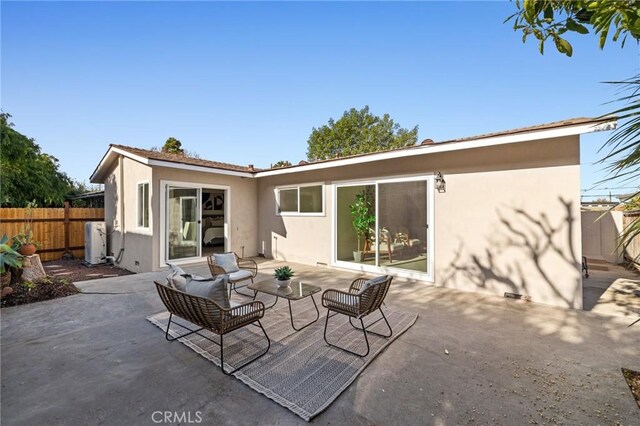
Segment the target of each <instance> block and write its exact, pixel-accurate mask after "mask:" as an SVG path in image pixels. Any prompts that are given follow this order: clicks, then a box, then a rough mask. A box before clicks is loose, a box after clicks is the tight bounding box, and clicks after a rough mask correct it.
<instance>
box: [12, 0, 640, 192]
mask: <svg viewBox="0 0 640 426" xmlns="http://www.w3.org/2000/svg"><path fill="white" fill-rule="evenodd" d="M514 11H515V4H514V3H511V2H421V3H382V2H376V3H366V2H356V3H334V2H331V3H300V2H296V3H292V2H290V3H268V2H258V3H252V2H242V3H221V2H189V3H186V2H180V3H178V2H100V3H98V2H82V3H72V2H43V3H31V2H7V1H2V2H1V4H0V13H1V24H2V28H1V33H0V35H1V38H2V40H1V42H0V47H1V65H0V67H1V68H0V71H1V88H0V94H1V97H2V102H1V105H2V109H3V111H4V112H8V113H10V114H11V115H12V116H13V117H12V121H13V123H14V124H15V129H16V130H18V131H19V132H21V133H23V134H25V135H27V136H29V137H32V138H34V139H35V140H36V142H37V143H38V144H39V145H40V146H41V148H42V150H43V151H44V152H46V153H48V154H51V155H53V156H55V157H56V158H58V159H59V161H60V166H61V170H62V171H64V172H65V173H67V174H68V175H69V176H71V177H72V178H74V179H76V180H79V181H85V182H88V180H89V177H90V176H91V174H92V172H93V170H94V168H95V167H96V166H97V164H98V163H99V161H100V159H101V158H102V156H103V155H104V154H105V152H106V150H107V148H108V146H109V144H110V143H116V144H123V145H130V146H135V147H139V148H150V147H154V146H155V147H161V146H162V145H163V144H164V141H165V140H166V139H167V138H168V137H170V136H172V137H175V138H178V139H179V140H180V141H182V145H183V147H184V148H185V149H187V150H188V151H190V152H196V153H197V154H199V155H200V156H201V157H202V158H205V159H210V160H215V161H222V162H228V163H233V164H242V165H248V164H253V165H255V166H256V167H269V166H270V164H272V163H275V162H277V161H279V160H289V161H291V162H292V163H294V164H295V163H297V162H299V161H300V160H302V159H305V158H306V150H307V140H308V138H309V135H310V133H311V131H312V129H313V128H314V127H320V126H322V125H324V124H326V123H327V121H328V119H329V118H334V119H338V118H339V117H340V116H341V115H342V114H343V112H344V111H346V110H348V109H350V108H354V107H355V108H362V107H364V106H365V105H368V106H369V107H370V109H371V112H372V113H374V114H376V115H382V114H385V113H388V114H390V116H391V118H393V119H394V120H395V121H396V122H397V123H399V124H400V125H401V126H402V127H405V128H412V127H414V126H416V125H417V126H418V128H419V132H418V141H421V140H423V139H426V138H431V139H433V140H435V141H439V140H447V139H452V138H458V137H465V136H472V135H477V134H481V133H486V132H493V131H500V130H507V129H512V128H517V127H522V126H529V125H535V124H540V123H545V122H550V121H556V120H562V119H566V118H571V117H581V116H598V115H600V114H604V113H607V112H609V111H611V109H612V108H613V107H614V105H611V104H607V102H609V101H611V100H613V99H616V98H617V97H619V96H620V93H619V91H618V90H619V89H617V88H616V87H613V86H612V85H608V84H603V82H605V81H612V80H622V79H625V78H629V77H631V76H633V75H634V74H636V73H638V71H639V70H640V51H639V48H638V44H637V43H635V42H634V41H633V40H628V41H627V44H626V45H625V47H624V48H621V46H620V43H619V42H618V43H613V42H611V40H609V41H608V43H607V45H606V46H605V48H604V50H600V49H599V48H598V46H597V44H598V43H597V38H596V36H593V35H591V34H590V35H586V36H581V35H577V34H576V35H574V36H571V35H569V36H568V37H567V38H568V39H569V41H570V42H571V43H572V45H573V47H574V49H573V50H574V54H573V57H571V58H568V57H566V56H564V55H561V54H559V53H557V52H556V51H555V48H554V47H553V46H552V45H551V44H547V46H546V49H545V54H544V55H540V53H539V52H538V44H537V41H536V40H534V39H531V40H529V41H528V42H527V43H525V44H523V43H522V41H521V34H520V33H516V32H514V31H513V29H512V24H509V23H507V24H503V21H504V19H505V18H506V17H507V16H509V15H510V14H512V13H513V12H514ZM607 137H608V133H597V134H588V135H583V136H582V142H581V162H582V164H583V167H582V175H581V188H582V189H583V190H587V189H589V190H590V191H589V192H586V191H585V192H584V193H583V194H584V195H591V196H592V198H593V197H597V196H600V195H607V194H608V193H609V192H611V193H613V194H618V193H625V192H629V191H631V189H629V185H631V184H629V183H627V184H622V183H614V184H611V183H609V184H607V183H605V184H600V185H597V186H596V183H597V182H598V181H600V180H601V179H602V178H604V177H605V173H604V172H603V171H602V169H603V166H602V165H601V164H596V165H594V163H595V162H596V161H597V160H598V159H599V158H601V157H602V152H600V153H598V149H599V148H600V147H601V146H602V145H603V144H604V142H605V141H606V139H607Z"/></svg>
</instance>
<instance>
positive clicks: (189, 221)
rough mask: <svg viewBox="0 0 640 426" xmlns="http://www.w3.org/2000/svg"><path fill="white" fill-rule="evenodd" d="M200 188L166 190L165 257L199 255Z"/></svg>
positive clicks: (170, 258) (181, 257)
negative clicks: (166, 237)
mask: <svg viewBox="0 0 640 426" xmlns="http://www.w3.org/2000/svg"><path fill="white" fill-rule="evenodd" d="M199 200H200V188H180V187H173V186H169V187H168V190H167V221H166V222H167V234H166V235H167V236H168V239H167V259H168V260H174V259H183V258H189V257H199V256H200V239H201V238H200V215H201V212H200V203H199Z"/></svg>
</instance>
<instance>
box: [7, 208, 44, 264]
mask: <svg viewBox="0 0 640 426" xmlns="http://www.w3.org/2000/svg"><path fill="white" fill-rule="evenodd" d="M35 206H36V203H35V202H33V201H32V202H30V203H27V208H26V215H25V219H24V226H23V227H22V230H21V231H20V232H19V233H18V234H16V235H15V236H14V237H13V248H14V249H15V250H17V251H18V253H20V254H21V255H23V256H31V255H32V254H34V253H35V252H36V250H37V249H39V248H40V243H39V242H37V241H34V239H33V228H32V224H33V209H34V208H35Z"/></svg>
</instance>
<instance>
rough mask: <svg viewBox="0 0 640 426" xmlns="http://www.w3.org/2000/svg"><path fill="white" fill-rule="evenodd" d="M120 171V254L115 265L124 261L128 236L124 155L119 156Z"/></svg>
mask: <svg viewBox="0 0 640 426" xmlns="http://www.w3.org/2000/svg"><path fill="white" fill-rule="evenodd" d="M118 169H119V170H120V179H119V182H118V204H120V205H119V208H118V211H119V212H120V252H118V256H117V257H116V258H115V260H114V262H115V263H120V262H121V261H122V255H123V254H124V240H125V236H126V232H125V227H124V221H125V214H124V156H123V155H122V154H120V155H118Z"/></svg>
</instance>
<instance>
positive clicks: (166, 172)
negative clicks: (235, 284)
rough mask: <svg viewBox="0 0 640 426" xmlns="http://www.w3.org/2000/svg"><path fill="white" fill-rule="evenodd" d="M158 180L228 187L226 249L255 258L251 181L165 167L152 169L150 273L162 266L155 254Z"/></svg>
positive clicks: (255, 226)
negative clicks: (151, 254) (151, 252)
mask: <svg viewBox="0 0 640 426" xmlns="http://www.w3.org/2000/svg"><path fill="white" fill-rule="evenodd" d="M161 181H175V182H185V183H189V184H200V185H202V186H208V185H213V186H217V185H221V186H228V187H230V190H229V191H230V192H229V195H228V198H227V200H225V202H227V201H228V200H230V205H229V212H230V217H228V218H227V222H228V224H229V237H230V241H229V247H228V249H229V250H231V251H235V252H236V253H238V254H241V252H242V247H244V255H245V256H256V255H257V254H258V219H257V211H258V209H257V203H258V195H257V182H256V180H255V179H251V178H241V177H237V176H229V175H222V174H212V173H202V172H193V171H188V170H180V169H173V168H166V167H154V169H153V190H152V197H151V204H152V212H153V245H152V246H153V259H152V267H153V270H158V269H161V268H162V267H164V266H165V265H160V251H159V250H164V247H161V242H160V240H161V239H160V235H161V226H162V224H161V221H160V205H161V203H160V197H161V196H162V191H161V188H160V182H161Z"/></svg>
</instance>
